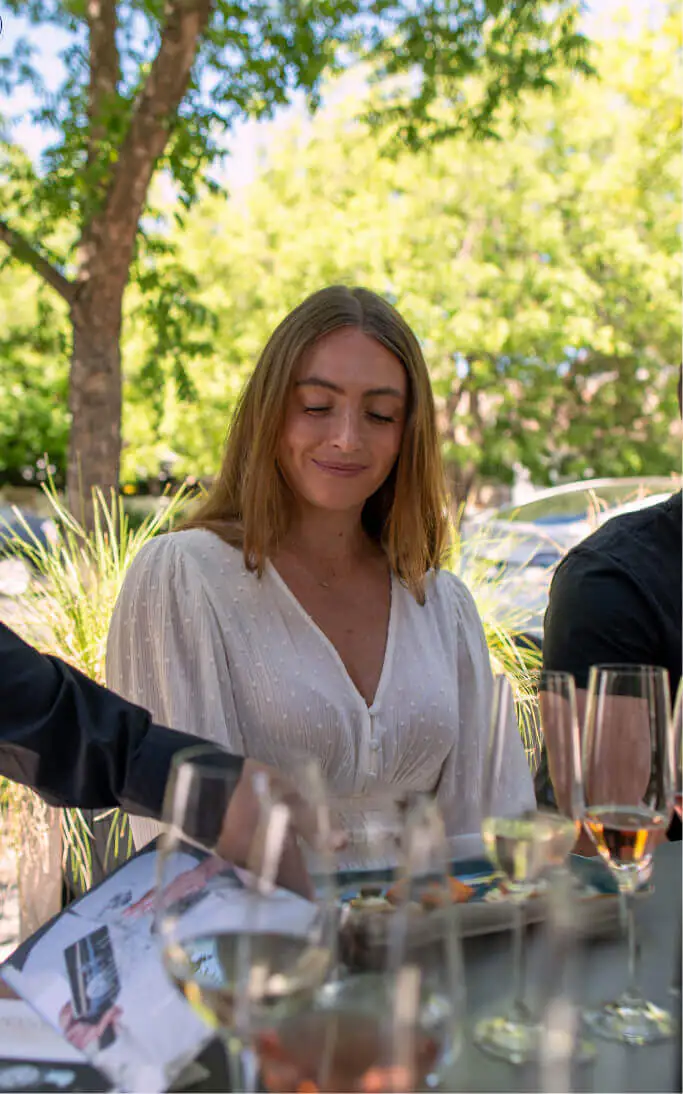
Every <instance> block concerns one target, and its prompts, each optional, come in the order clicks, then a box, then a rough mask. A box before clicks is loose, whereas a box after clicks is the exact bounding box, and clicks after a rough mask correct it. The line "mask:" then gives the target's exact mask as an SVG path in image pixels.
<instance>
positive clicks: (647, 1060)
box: [0, 843, 682, 1094]
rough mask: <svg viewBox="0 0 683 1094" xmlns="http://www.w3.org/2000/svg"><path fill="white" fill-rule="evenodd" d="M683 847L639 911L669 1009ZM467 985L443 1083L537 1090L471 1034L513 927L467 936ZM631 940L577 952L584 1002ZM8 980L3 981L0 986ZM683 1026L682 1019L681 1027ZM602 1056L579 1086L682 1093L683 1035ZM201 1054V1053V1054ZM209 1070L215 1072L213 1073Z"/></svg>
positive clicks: (220, 1081)
mask: <svg viewBox="0 0 683 1094" xmlns="http://www.w3.org/2000/svg"><path fill="white" fill-rule="evenodd" d="M681 852H682V845H681V844H680V843H668V844H664V845H663V846H661V847H660V848H658V850H657V852H656V856H655V869H654V877H653V881H654V892H653V894H652V895H651V896H647V897H644V898H642V899H641V900H639V902H638V910H637V929H638V941H639V944H640V984H641V987H642V989H643V992H644V994H645V995H646V997H647V998H648V999H650V1000H651V1001H652V1002H654V1003H658V1004H659V1005H660V1006H664V1007H666V1008H668V1009H676V1008H678V1011H679V1014H680V998H679V999H678V1000H677V999H676V998H675V997H674V996H673V995H671V994H670V990H669V989H670V985H671V983H672V979H673V975H674V969H675V964H676V961H679V960H680V948H679V947H680V933H681ZM526 942H527V960H528V981H529V984H530V992H529V995H530V1001H532V1002H533V993H534V992H533V988H534V983H535V981H536V979H537V977H536V970H537V969H538V967H539V965H541V964H542V963H543V958H544V931H543V929H542V927H539V926H537V927H532V928H531V929H530V930H529V931H528V932H527V940H526ZM464 955H465V972H466V984H467V1006H466V1011H467V1026H468V1028H467V1031H466V1036H465V1044H464V1048H463V1051H462V1053H461V1054H460V1056H459V1058H458V1060H457V1061H456V1063H455V1064H454V1066H453V1067H452V1068H451V1069H450V1071H449V1072H448V1073H447V1074H446V1075H445V1076H444V1081H443V1084H442V1089H443V1090H445V1091H454V1092H458V1094H465V1092H466V1091H468V1092H473V1094H474V1092H484V1091H509V1092H511V1094H516V1092H517V1091H520V1092H521V1091H529V1090H538V1089H539V1087H538V1077H537V1073H536V1071H535V1069H533V1068H521V1067H515V1066H513V1065H511V1064H507V1063H505V1062H504V1061H500V1060H496V1059H493V1058H492V1057H489V1056H487V1055H485V1054H484V1053H482V1052H481V1051H480V1050H479V1049H478V1048H477V1047H476V1046H475V1045H474V1044H473V1043H472V1040H471V1029H472V1026H473V1024H474V1023H475V1022H476V1021H477V1019H478V1018H480V1017H481V1016H483V1015H485V1014H487V1013H499V1012H500V1011H501V1009H502V1008H503V1007H504V1005H505V1002H506V999H507V997H508V987H509V985H510V978H511V971H512V970H511V936H510V932H509V931H505V932H501V933H498V934H491V935H486V936H483V937H479V938H470V939H466V940H465V942H464ZM626 957H627V954H626V943H625V939H624V936H623V934H621V935H617V936H615V937H610V938H602V939H599V940H595V941H594V942H588V943H582V944H581V945H580V946H579V947H578V948H577V951H576V962H577V967H575V969H574V973H575V974H576V975H575V979H576V980H578V981H580V983H581V995H582V998H581V999H580V1000H579V1002H581V1003H584V1004H598V1003H600V1002H604V1001H606V1000H608V999H612V998H615V997H616V996H617V995H618V994H619V992H620V991H621V990H622V989H623V987H624V985H625V978H626ZM1 987H2V980H1V979H0V990H1ZM679 1030H680V1025H679ZM595 1044H596V1047H597V1056H596V1059H595V1061H594V1062H593V1063H592V1064H589V1065H584V1066H583V1067H580V1068H578V1069H577V1071H576V1073H575V1075H574V1078H573V1082H572V1087H573V1089H574V1090H575V1091H579V1092H583V1091H585V1092H590V1091H623V1092H625V1094H626V1092H632V1091H633V1092H635V1091H638V1092H639V1091H643V1092H646V1091H658V1092H662V1091H663V1092H669V1091H672V1092H676V1091H680V1090H681V1084H680V1077H679V1075H680V1072H679V1067H678V1065H679V1062H680V1052H681V1049H680V1036H679V1039H678V1040H677V1042H676V1043H673V1042H667V1043H664V1044H659V1045H652V1046H648V1047H640V1048H632V1047H628V1046H622V1045H619V1044H615V1043H612V1042H608V1041H600V1040H598V1039H597V1038H596V1039H595ZM221 1055H222V1053H221V1050H220V1049H219V1047H218V1046H216V1045H215V1043H214V1044H213V1045H212V1046H209V1048H208V1049H207V1050H205V1053H203V1054H202V1056H203V1057H204V1059H205V1063H206V1071H205V1072H204V1074H205V1076H206V1078H205V1079H204V1080H203V1081H201V1080H200V1081H199V1082H197V1083H196V1084H193V1085H191V1086H188V1087H185V1089H186V1090H191V1091H197V1092H199V1091H212V1090H213V1091H215V1090H225V1089H226V1088H225V1077H224V1073H223V1075H221V1074H220V1073H221V1071H222V1068H221V1066H220V1062H221V1061H220V1056H221ZM200 1059H201V1057H200ZM208 1071H211V1072H213V1074H211V1075H210V1076H209V1075H208V1074H207V1072H208Z"/></svg>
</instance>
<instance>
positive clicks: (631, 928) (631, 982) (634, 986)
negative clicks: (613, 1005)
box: [624, 893, 640, 999]
mask: <svg viewBox="0 0 683 1094" xmlns="http://www.w3.org/2000/svg"><path fill="white" fill-rule="evenodd" d="M624 911H625V912H626V937H627V939H628V986H627V988H626V994H627V996H629V997H630V998H633V999H638V998H639V997H640V991H639V989H638V940H637V938H636V904H635V898H634V894H633V893H624Z"/></svg>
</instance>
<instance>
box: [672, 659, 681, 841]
mask: <svg viewBox="0 0 683 1094" xmlns="http://www.w3.org/2000/svg"><path fill="white" fill-rule="evenodd" d="M673 748H674V765H675V775H674V809H675V810H676V812H677V813H678V819H679V820H681V819H682V818H681V810H682V809H683V680H681V681H679V684H678V691H677V692H676V702H675V703H674V713H673Z"/></svg>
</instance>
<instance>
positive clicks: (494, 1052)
mask: <svg viewBox="0 0 683 1094" xmlns="http://www.w3.org/2000/svg"><path fill="white" fill-rule="evenodd" d="M540 1034H541V1027H540V1026H539V1024H538V1022H534V1021H533V1020H532V1019H531V1018H529V1019H527V1020H523V1019H520V1018H512V1017H510V1016H509V1015H502V1014H501V1015H497V1016H495V1017H493V1018H482V1019H481V1021H480V1022H477V1024H476V1026H475V1027H474V1043H475V1045H477V1046H478V1047H479V1048H480V1049H481V1050H482V1052H486V1053H488V1055H489V1056H497V1057H498V1058H499V1059H501V1060H507V1061H508V1063H510V1064H526V1063H528V1062H529V1061H530V1060H534V1059H536V1057H537V1056H538V1045H539V1037H540Z"/></svg>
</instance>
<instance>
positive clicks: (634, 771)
mask: <svg viewBox="0 0 683 1094" xmlns="http://www.w3.org/2000/svg"><path fill="white" fill-rule="evenodd" d="M583 771H584V780H583V782H584V794H585V808H584V816H583V823H584V826H585V829H586V832H587V833H588V835H589V836H590V838H591V839H592V841H593V843H594V844H595V847H596V850H597V851H598V854H599V855H600V856H601V858H602V859H603V860H604V861H605V863H606V864H607V866H608V867H609V869H610V871H611V872H612V875H613V876H614V878H615V879H616V882H617V884H618V886H619V891H620V893H621V894H622V899H623V900H624V903H625V907H626V914H627V927H628V954H629V961H628V970H629V979H628V986H627V988H626V990H625V991H623V992H622V994H621V995H620V996H619V997H618V998H617V999H615V1000H614V1001H612V1002H609V1003H606V1004H605V1005H604V1006H603V1007H600V1008H598V1009H597V1010H591V1011H588V1012H586V1013H585V1014H584V1018H585V1020H586V1022H587V1023H588V1025H589V1026H590V1028H591V1029H592V1030H593V1031H594V1032H595V1033H597V1034H598V1035H599V1036H601V1037H604V1038H607V1039H608V1040H615V1041H621V1042H623V1043H625V1044H629V1045H646V1044H651V1043H652V1042H655V1041H660V1040H663V1039H666V1038H669V1037H670V1036H672V1034H673V1021H672V1018H671V1015H670V1014H668V1013H667V1012H666V1011H665V1010H662V1009H661V1008H660V1007H658V1006H655V1004H654V1003H651V1002H648V1001H647V1000H646V999H644V998H643V996H642V994H641V992H640V989H639V987H638V979H637V966H636V956H637V944H636V930H635V918H634V914H635V908H634V899H635V893H636V891H637V889H638V888H639V886H640V885H641V884H642V883H643V882H646V881H647V880H649V878H650V876H651V873H652V858H653V854H654V851H655V848H656V847H657V844H658V843H660V842H661V840H662V839H663V838H664V837H665V835H666V830H667V827H668V824H669V820H670V817H671V814H672V810H673V801H674V798H673V794H674V763H673V730H672V724H671V707H670V694H669V677H668V673H667V672H666V670H665V669H663V668H659V667H656V666H652V665H596V666H594V667H593V668H592V669H591V672H590V677H589V681H588V700H587V704H586V720H585V727H584V742H583Z"/></svg>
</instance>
